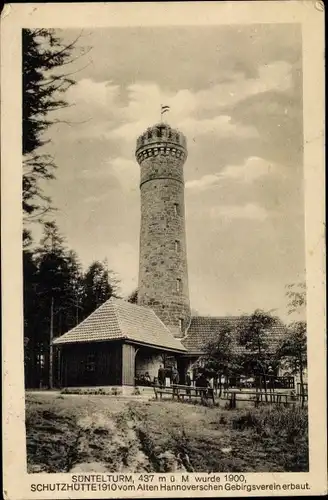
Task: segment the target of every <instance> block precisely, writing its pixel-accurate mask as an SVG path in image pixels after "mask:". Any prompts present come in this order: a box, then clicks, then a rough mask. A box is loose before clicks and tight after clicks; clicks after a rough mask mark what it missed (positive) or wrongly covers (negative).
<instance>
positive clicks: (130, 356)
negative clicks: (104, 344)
mask: <svg viewBox="0 0 328 500" xmlns="http://www.w3.org/2000/svg"><path fill="white" fill-rule="evenodd" d="M134 374H135V347H134V346H133V345H130V344H122V385H130V386H133V385H134Z"/></svg>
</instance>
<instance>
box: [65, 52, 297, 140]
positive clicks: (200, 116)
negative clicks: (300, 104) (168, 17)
mask: <svg viewBox="0 0 328 500" xmlns="http://www.w3.org/2000/svg"><path fill="white" fill-rule="evenodd" d="M291 71H292V66H291V65H290V64H289V63H287V62H284V61H275V62H273V63H271V64H268V65H265V66H261V67H260V68H259V71H258V77H257V78H246V77H245V74H244V73H234V74H233V73H232V74H231V77H230V78H229V81H228V82H221V83H219V84H216V85H211V86H209V87H207V88H204V89H202V90H199V91H191V90H189V89H179V90H177V91H170V90H168V89H165V88H162V87H161V86H160V85H158V84H157V83H156V82H154V81H150V82H143V81H139V82H136V83H133V84H130V85H127V86H126V87H124V86H122V87H120V86H118V85H115V84H113V82H111V81H110V80H107V81H97V82H96V81H93V80H92V79H91V78H84V79H82V80H80V81H78V83H77V84H76V85H74V86H72V87H71V88H70V89H69V90H68V92H67V95H66V98H67V101H68V102H70V103H74V104H75V106H74V108H75V111H78V114H80V115H81V121H82V122H83V121H85V123H81V124H80V125H76V126H75V127H73V128H72V130H70V131H69V132H68V135H72V136H74V137H79V138H82V137H90V138H97V137H98V138H104V139H108V140H116V139H120V140H122V141H124V142H125V143H131V146H132V142H133V141H135V140H136V138H137V136H138V135H139V134H141V133H142V132H143V131H144V130H145V129H146V128H147V127H148V126H149V124H151V123H156V122H158V121H159V120H160V114H159V113H160V106H161V104H168V105H169V106H170V107H171V111H170V115H169V117H168V119H169V122H170V123H171V124H172V126H174V127H178V128H180V129H181V130H182V131H183V132H185V133H186V134H187V135H189V136H193V137H197V136H200V135H206V134H220V136H221V137H228V136H236V137H245V138H247V137H257V136H258V131H257V129H256V128H255V127H254V126H253V125H248V126H247V125H242V124H241V123H238V122H233V121H232V120H231V117H230V116H226V115H222V113H221V112H220V109H223V108H224V107H226V106H230V105H234V104H235V103H237V102H239V101H242V100H244V99H246V98H249V97H251V96H254V95H256V94H259V93H264V92H268V91H273V90H275V91H285V90H288V89H289V88H290V87H291V85H292V76H291V75H292V73H291ZM125 94H126V96H127V103H125V102H124V100H122V99H121V97H122V95H125ZM69 113H70V108H68V111H67V115H69ZM209 113H210V114H212V115H213V113H214V116H211V117H208V116H206V115H208V114H209ZM61 118H62V115H61ZM65 119H66V118H65ZM67 120H68V121H69V118H67Z"/></svg>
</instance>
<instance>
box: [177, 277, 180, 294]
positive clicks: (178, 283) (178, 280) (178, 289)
mask: <svg viewBox="0 0 328 500" xmlns="http://www.w3.org/2000/svg"><path fill="white" fill-rule="evenodd" d="M180 290H181V279H180V278H178V279H177V292H180Z"/></svg>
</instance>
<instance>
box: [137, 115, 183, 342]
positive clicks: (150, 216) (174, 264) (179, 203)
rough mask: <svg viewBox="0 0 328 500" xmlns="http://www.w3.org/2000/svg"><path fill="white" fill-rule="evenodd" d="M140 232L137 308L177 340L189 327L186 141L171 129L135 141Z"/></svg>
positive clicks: (150, 132) (163, 127)
mask: <svg viewBox="0 0 328 500" xmlns="http://www.w3.org/2000/svg"><path fill="white" fill-rule="evenodd" d="M136 158H137V161H138V163H139V165H140V170H141V174H140V194H141V227H140V256H139V259H140V260H139V284H138V304H139V305H143V306H148V307H151V308H152V309H153V310H154V312H155V313H156V315H157V316H158V317H159V318H160V319H161V320H162V321H163V323H164V324H165V325H166V326H167V327H168V328H169V329H170V330H171V331H172V333H173V334H174V335H175V336H177V337H182V336H183V335H184V333H185V331H186V329H187V328H188V326H189V323H190V302H189V287H188V269H187V248H186V229H185V205H184V175H183V165H184V163H185V160H186V158H187V146H186V138H185V136H184V135H183V134H182V133H181V132H178V131H177V130H174V129H172V128H171V127H170V126H169V125H167V124H164V123H160V124H157V125H154V126H153V127H150V128H148V129H147V130H146V131H145V132H144V133H143V134H142V135H141V136H140V137H139V138H138V140H137V149H136Z"/></svg>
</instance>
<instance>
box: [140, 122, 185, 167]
mask: <svg viewBox="0 0 328 500" xmlns="http://www.w3.org/2000/svg"><path fill="white" fill-rule="evenodd" d="M158 155H162V156H172V157H175V158H177V159H179V160H181V162H182V163H184V162H185V160H186V158H187V141H186V138H185V136H184V135H183V134H182V133H181V132H179V131H178V130H175V129H172V128H171V127H170V126H169V125H167V124H165V123H159V124H156V125H154V126H153V127H149V128H148V129H147V130H146V131H145V132H144V133H143V134H141V135H140V136H139V137H138V139H137V148H136V158H137V161H138V163H139V165H140V164H141V163H142V162H143V161H144V160H145V159H147V158H152V157H155V156H158Z"/></svg>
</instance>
